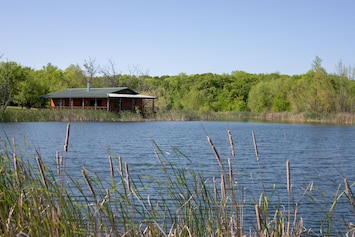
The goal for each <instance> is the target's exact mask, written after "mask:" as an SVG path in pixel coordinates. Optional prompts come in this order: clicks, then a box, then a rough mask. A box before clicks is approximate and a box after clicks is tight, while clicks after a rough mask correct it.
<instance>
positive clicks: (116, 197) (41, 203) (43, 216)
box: [0, 126, 355, 236]
mask: <svg viewBox="0 0 355 237" xmlns="http://www.w3.org/2000/svg"><path fill="white" fill-rule="evenodd" d="M69 129H70V126H68V127H67V134H69ZM227 132H228V133H227V134H228V138H229V143H230V156H229V157H227V158H225V157H221V156H220V155H219V152H218V149H217V147H215V146H214V144H213V141H212V138H211V137H209V136H207V140H208V142H209V144H210V146H211V149H212V151H213V152H214V155H215V160H216V165H218V166H219V171H218V172H217V173H215V175H214V176H213V177H205V176H204V175H203V174H202V173H200V172H197V171H194V170H193V169H186V167H184V166H182V165H178V164H176V163H173V162H171V161H170V160H169V159H168V157H166V156H165V153H164V152H163V151H162V150H160V148H159V146H158V144H156V143H153V145H154V153H155V156H156V158H157V164H158V166H157V169H156V172H160V175H159V177H165V178H161V179H158V178H156V177H152V176H149V174H146V176H140V177H135V176H131V173H130V166H129V164H128V163H125V162H124V161H123V159H122V158H121V157H115V156H114V155H110V156H109V157H108V162H107V167H108V168H109V170H110V172H109V174H107V177H98V176H97V175H96V174H95V172H93V171H90V170H88V169H86V168H85V167H83V168H82V170H81V177H82V178H81V179H78V180H74V179H72V177H71V176H70V175H68V174H67V172H66V156H67V154H66V152H65V151H63V152H57V153H56V160H57V168H56V169H54V170H53V169H50V168H49V167H47V166H46V164H45V163H43V161H42V158H41V154H40V153H39V151H36V155H35V157H31V156H30V155H27V153H26V151H23V150H22V149H26V147H23V148H21V147H18V146H17V145H16V143H15V141H14V140H11V139H9V138H5V140H3V141H1V143H0V144H1V146H0V191H1V192H0V236H16V235H17V234H18V233H24V234H28V235H29V236H315V235H316V234H317V233H318V235H319V234H320V233H322V234H321V235H322V236H330V235H332V234H334V231H335V230H334V229H333V228H332V227H333V226H332V224H333V218H334V210H335V208H336V204H337V202H339V201H340V200H346V201H347V202H348V204H349V208H351V209H353V210H354V217H355V196H354V194H353V193H352V188H353V186H354V185H355V184H354V183H349V181H348V180H346V179H344V185H341V186H339V187H342V188H339V190H335V194H334V201H333V202H332V203H329V210H328V211H327V212H326V213H324V215H325V217H324V220H326V222H327V224H326V225H324V223H323V225H324V226H326V227H324V226H320V227H319V230H309V229H307V223H303V221H302V217H301V216H299V214H298V206H299V205H301V203H302V201H303V199H304V198H305V197H307V196H311V195H312V193H311V189H312V188H314V187H312V186H311V185H308V186H306V187H303V193H302V195H301V196H300V197H295V196H294V194H293V193H294V192H293V191H294V190H293V189H292V186H291V185H290V183H291V179H292V177H291V175H290V173H291V172H290V170H292V164H290V163H289V162H287V165H286V173H287V175H286V177H285V182H287V183H288V185H287V190H286V192H287V193H288V202H287V203H278V204H277V205H272V204H271V203H273V202H274V201H275V200H273V198H274V196H273V192H272V193H271V194H267V193H266V192H265V190H264V183H263V178H262V170H261V168H260V167H261V166H260V162H262V160H260V159H259V156H258V154H259V151H258V148H257V142H256V139H255V134H254V132H252V140H251V141H253V143H254V148H255V156H256V160H257V163H256V165H258V166H259V174H260V184H261V186H262V187H263V189H262V191H261V193H259V196H257V197H255V202H254V204H253V205H254V208H255V221H254V223H255V225H254V227H253V228H252V229H250V230H249V229H245V227H244V216H243V213H244V209H245V208H246V202H245V200H244V198H243V195H242V187H240V186H239V185H238V183H239V182H238V178H239V177H240V174H239V173H238V167H237V165H236V160H235V159H236V157H235V152H234V142H233V137H232V134H231V132H230V131H227ZM66 140H67V141H69V140H70V139H66ZM66 145H68V144H66ZM175 155H176V156H178V157H179V159H189V157H187V156H185V155H184V154H182V153H181V152H180V151H179V150H177V149H175ZM68 183H71V184H72V185H71V186H68V185H67V184H68ZM149 190H150V191H149ZM152 190H154V192H151V191H152ZM273 191H275V190H273ZM74 194H75V195H74ZM293 200H297V201H293ZM315 205H317V204H316V203H315ZM345 224H346V225H347V228H346V231H347V233H342V234H343V235H345V234H348V235H350V236H351V235H354V234H355V228H354V226H352V225H351V224H350V223H345ZM338 234H339V233H338Z"/></svg>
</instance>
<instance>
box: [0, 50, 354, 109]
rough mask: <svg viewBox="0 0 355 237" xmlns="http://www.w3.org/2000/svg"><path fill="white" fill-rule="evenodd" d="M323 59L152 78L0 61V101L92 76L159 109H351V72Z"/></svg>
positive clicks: (33, 99) (22, 101)
mask: <svg viewBox="0 0 355 237" xmlns="http://www.w3.org/2000/svg"><path fill="white" fill-rule="evenodd" d="M92 63H94V61H92ZM321 63H322V60H321V59H320V58H319V57H316V58H315V60H314V62H313V64H312V68H311V70H309V71H308V72H306V73H305V74H301V75H293V76H288V75H282V74H279V73H270V74H250V73H247V72H243V71H233V72H232V73H231V74H222V75H218V74H213V73H204V74H192V75H187V74H185V73H180V74H178V75H173V76H161V77H151V76H148V75H145V74H140V73H132V74H131V75H122V74H116V73H114V72H115V70H114V68H113V65H111V67H112V68H111V70H108V69H107V70H106V71H105V70H103V72H102V74H103V75H102V74H100V75H99V76H98V75H96V74H99V73H100V71H99V70H98V69H99V67H96V66H95V65H92V67H91V66H90V65H89V64H86V66H87V67H85V70H83V69H82V68H81V67H80V66H79V65H70V66H69V67H68V68H66V69H65V70H64V71H62V70H60V69H58V68H57V67H56V66H53V65H51V64H50V63H49V64H47V65H46V66H45V67H43V68H42V69H41V70H33V69H29V68H25V67H22V66H20V65H17V64H16V63H13V62H11V63H9V62H7V63H4V62H2V63H1V67H0V73H1V78H0V86H1V91H0V94H1V101H0V104H1V106H3V111H4V108H6V106H8V105H9V104H11V103H17V104H18V105H21V106H24V107H28V108H30V107H39V106H41V105H40V101H39V100H38V98H37V97H38V96H39V95H43V94H45V93H48V92H54V91H58V90H63V89H67V88H77V87H85V86H86V81H87V80H88V79H90V81H91V86H92V87H110V86H127V87H131V88H133V89H135V90H137V91H138V92H141V93H144V94H149V95H155V96H157V99H156V100H155V109H156V111H157V112H168V111H176V110H182V111H187V110H190V111H196V112H201V113H205V112H230V111H252V112H295V113H303V112H307V113H312V112H314V113H352V112H354V107H355V80H354V75H355V70H353V69H352V68H346V67H344V66H343V64H341V63H340V64H339V70H338V73H337V74H328V73H327V72H326V71H325V69H324V68H323V67H322V65H321ZM88 66H90V67H88ZM89 69H90V70H89ZM88 70H89V71H88ZM6 72H7V73H6ZM90 72H91V73H90ZM5 78H6V80H5ZM10 88H11V90H9V89H10Z"/></svg>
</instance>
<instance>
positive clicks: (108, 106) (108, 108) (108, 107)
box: [106, 97, 110, 111]
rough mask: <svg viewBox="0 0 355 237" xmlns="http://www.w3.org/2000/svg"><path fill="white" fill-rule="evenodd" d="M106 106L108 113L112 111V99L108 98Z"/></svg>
mask: <svg viewBox="0 0 355 237" xmlns="http://www.w3.org/2000/svg"><path fill="white" fill-rule="evenodd" d="M106 106H107V111H110V97H107V103H106Z"/></svg>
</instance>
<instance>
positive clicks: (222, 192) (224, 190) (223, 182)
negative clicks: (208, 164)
mask: <svg viewBox="0 0 355 237" xmlns="http://www.w3.org/2000/svg"><path fill="white" fill-rule="evenodd" d="M221 194H222V200H224V199H225V198H226V195H227V192H226V182H225V180H224V174H221Z"/></svg>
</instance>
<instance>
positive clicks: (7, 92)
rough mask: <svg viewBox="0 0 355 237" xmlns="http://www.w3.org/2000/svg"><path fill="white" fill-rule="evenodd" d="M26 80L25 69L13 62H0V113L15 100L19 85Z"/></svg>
mask: <svg viewBox="0 0 355 237" xmlns="http://www.w3.org/2000/svg"><path fill="white" fill-rule="evenodd" d="M25 79H26V69H24V68H23V67H21V66H20V65H18V64H17V63H15V62H0V106H1V107H2V112H3V113H4V112H5V111H6V108H7V106H8V105H10V103H12V102H13V101H14V100H15V97H16V95H17V94H18V92H19V90H20V88H19V83H21V82H22V81H24V80H25Z"/></svg>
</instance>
